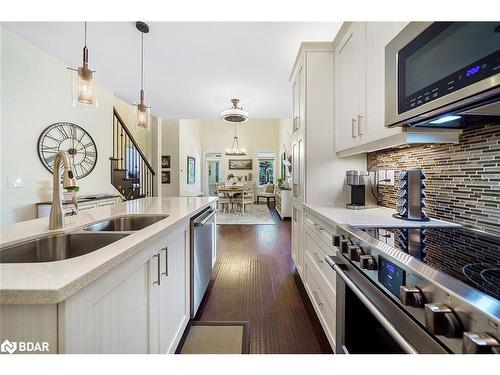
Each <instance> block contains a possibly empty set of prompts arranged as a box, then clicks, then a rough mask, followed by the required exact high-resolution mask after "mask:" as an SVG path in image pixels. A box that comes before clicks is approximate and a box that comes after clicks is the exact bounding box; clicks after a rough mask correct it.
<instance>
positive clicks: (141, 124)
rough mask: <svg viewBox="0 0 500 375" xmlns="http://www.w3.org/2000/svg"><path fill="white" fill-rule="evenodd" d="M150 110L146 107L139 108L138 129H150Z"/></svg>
mask: <svg viewBox="0 0 500 375" xmlns="http://www.w3.org/2000/svg"><path fill="white" fill-rule="evenodd" d="M149 117H150V116H149V108H148V107H146V106H145V105H142V106H141V105H140V104H139V105H138V106H137V127H138V128H141V129H147V128H148V127H149Z"/></svg>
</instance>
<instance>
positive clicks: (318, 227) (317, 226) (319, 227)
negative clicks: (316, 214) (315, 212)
mask: <svg viewBox="0 0 500 375" xmlns="http://www.w3.org/2000/svg"><path fill="white" fill-rule="evenodd" d="M313 225H314V226H315V227H316V228H317V229H318V230H319V231H322V230H323V229H324V228H323V227H322V226H321V225H319V224H318V223H314V224H313Z"/></svg>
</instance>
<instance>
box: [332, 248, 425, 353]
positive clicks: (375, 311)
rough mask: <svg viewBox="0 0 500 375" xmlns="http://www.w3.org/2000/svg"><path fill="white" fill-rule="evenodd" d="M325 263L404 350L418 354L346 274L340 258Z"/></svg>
mask: <svg viewBox="0 0 500 375" xmlns="http://www.w3.org/2000/svg"><path fill="white" fill-rule="evenodd" d="M325 261H326V262H327V263H328V264H329V265H330V267H332V268H333V269H334V270H335V272H337V275H339V277H340V278H341V279H342V280H343V281H344V282H345V284H346V285H347V286H348V287H349V288H351V290H352V291H353V292H354V294H356V296H357V297H358V298H359V299H360V301H361V302H362V303H363V304H364V305H365V306H366V308H367V309H368V310H370V312H371V313H372V314H373V316H374V317H375V318H376V319H377V320H378V321H379V323H380V324H381V325H382V326H383V327H384V328H385V329H386V330H387V332H388V333H389V334H390V335H391V336H392V338H393V339H394V340H396V342H397V343H398V344H399V345H401V347H402V348H403V350H404V351H405V352H406V353H409V354H418V352H417V350H416V349H415V348H414V347H413V346H412V345H411V344H410V343H409V342H408V341H406V339H405V338H404V337H403V336H402V335H401V334H400V333H399V332H398V330H396V328H395V327H394V326H393V325H392V323H391V322H390V321H389V319H387V318H386V317H385V316H384V315H383V314H382V312H381V311H380V310H379V309H377V307H376V306H375V305H374V304H373V303H372V302H371V301H370V299H369V298H368V297H367V296H366V295H365V294H364V293H363V291H362V290H361V289H359V288H358V287H357V285H356V284H355V283H354V282H352V280H351V279H350V278H349V277H348V276H347V275H346V274H345V272H344V269H345V268H346V266H345V264H342V262H339V261H338V257H332V256H326V257H325Z"/></svg>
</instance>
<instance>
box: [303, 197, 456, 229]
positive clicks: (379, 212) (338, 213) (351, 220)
mask: <svg viewBox="0 0 500 375" xmlns="http://www.w3.org/2000/svg"><path fill="white" fill-rule="evenodd" d="M304 206H305V207H308V208H310V209H311V210H313V211H314V212H315V213H316V214H318V215H319V216H321V217H322V218H323V219H324V220H330V221H332V222H333V223H335V224H348V225H352V226H355V227H359V228H362V227H392V228H394V227H408V228H410V227H422V226H425V227H459V226H460V225H459V224H453V223H450V222H447V221H443V220H437V219H431V220H429V221H409V220H402V219H397V218H395V217H393V216H392V215H393V214H394V213H395V212H396V210H393V209H390V208H386V207H371V208H366V209H363V210H351V209H348V208H345V207H335V206H322V205H314V204H307V203H305V204H304Z"/></svg>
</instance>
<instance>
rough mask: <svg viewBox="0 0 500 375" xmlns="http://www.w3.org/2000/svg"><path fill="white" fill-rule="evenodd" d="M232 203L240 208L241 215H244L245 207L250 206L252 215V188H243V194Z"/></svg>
mask: <svg viewBox="0 0 500 375" xmlns="http://www.w3.org/2000/svg"><path fill="white" fill-rule="evenodd" d="M233 202H234V203H235V204H236V206H237V207H238V206H239V207H240V208H241V213H242V214H245V207H246V206H247V205H250V207H251V210H252V213H254V209H253V203H254V195H253V189H252V188H245V189H244V190H243V194H240V196H239V197H237V198H234V200H233Z"/></svg>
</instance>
